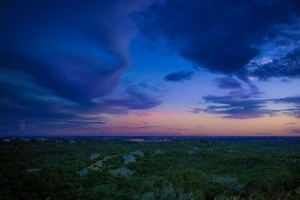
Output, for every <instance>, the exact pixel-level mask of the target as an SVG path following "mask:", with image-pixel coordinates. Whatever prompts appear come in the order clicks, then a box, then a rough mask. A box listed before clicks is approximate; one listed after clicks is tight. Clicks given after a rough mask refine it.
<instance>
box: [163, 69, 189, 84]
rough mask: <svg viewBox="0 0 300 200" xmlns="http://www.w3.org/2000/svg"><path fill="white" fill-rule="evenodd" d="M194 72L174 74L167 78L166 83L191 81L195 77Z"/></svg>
mask: <svg viewBox="0 0 300 200" xmlns="http://www.w3.org/2000/svg"><path fill="white" fill-rule="evenodd" d="M193 74H194V72H193V71H180V72H173V73H171V74H168V75H167V76H165V81H171V82H183V81H185V80H190V79H191V78H192V76H193Z"/></svg>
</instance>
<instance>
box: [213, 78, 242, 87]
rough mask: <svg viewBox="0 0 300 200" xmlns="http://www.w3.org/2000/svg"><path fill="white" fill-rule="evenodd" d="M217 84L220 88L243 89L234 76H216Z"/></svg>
mask: <svg viewBox="0 0 300 200" xmlns="http://www.w3.org/2000/svg"><path fill="white" fill-rule="evenodd" d="M215 84H216V85H217V87H218V88H220V89H242V86H241V84H240V83H239V82H238V81H237V80H236V79H234V78H232V77H224V78H216V79H215Z"/></svg>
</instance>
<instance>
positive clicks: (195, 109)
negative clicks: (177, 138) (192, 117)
mask: <svg viewBox="0 0 300 200" xmlns="http://www.w3.org/2000/svg"><path fill="white" fill-rule="evenodd" d="M201 111H203V109H202V108H195V107H190V109H189V112H191V113H195V114H198V113H200V112H201Z"/></svg>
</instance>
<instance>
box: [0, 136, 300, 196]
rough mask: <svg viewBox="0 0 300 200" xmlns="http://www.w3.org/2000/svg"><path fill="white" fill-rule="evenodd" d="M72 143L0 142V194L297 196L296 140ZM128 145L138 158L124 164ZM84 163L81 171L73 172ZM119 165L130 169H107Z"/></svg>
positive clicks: (299, 157)
mask: <svg viewBox="0 0 300 200" xmlns="http://www.w3.org/2000/svg"><path fill="white" fill-rule="evenodd" d="M75 141H76V142H75V143H73V144H70V143H69V140H67V139H65V140H62V142H57V140H55V139H49V140H46V141H44V142H41V141H36V140H31V141H30V142H25V141H22V140H20V139H14V140H12V141H11V142H9V143H8V142H0V158H1V162H0V199H1V200H6V199H7V200H8V199H44V200H46V199H48V200H49V199H116V200H117V199H124V200H127V199H128V200H133V199H142V200H155V199H161V200H164V199H165V200H167V199H176V200H177V199H178V200H179V199H180V200H191V199H199V200H205V199H207V200H250V199H251V200H263V199H268V200H273V199H274V200H284V199H287V200H299V199H300V145H299V144H300V143H299V142H300V141H299V139H295V140H292V139H289V140H283V141H277V140H276V139H274V140H262V141H256V142H254V141H252V142H251V141H250V142H249V141H244V140H232V141H227V142H218V141H213V142H212V143H211V142H209V141H207V140H204V139H181V140H172V141H168V142H129V141H121V140H101V139H89V138H87V139H84V140H82V139H75ZM194 147H198V149H197V148H194ZM159 149H161V150H162V151H163V153H162V154H156V153H155V151H157V150H159ZM191 149H196V150H195V153H193V154H188V151H189V150H191ZM136 150H141V151H142V152H144V153H145V155H144V156H143V157H140V156H137V155H134V156H135V158H136V162H131V163H128V164H126V165H125V164H124V160H123V156H124V155H127V154H129V153H130V152H133V151H136ZM211 150H212V151H211ZM95 152H97V153H100V157H98V158H97V159H93V160H91V159H90V155H91V154H92V153H95ZM110 156H111V157H110ZM100 160H102V166H97V165H94V164H95V163H96V162H97V161H100ZM88 166H94V168H88V170H89V173H88V174H87V175H79V174H77V173H76V171H79V170H82V169H85V168H87V167H88ZM120 167H125V168H128V169H130V170H132V171H133V173H132V174H130V175H126V176H121V175H118V176H114V175H112V174H111V171H112V170H114V169H117V168H120Z"/></svg>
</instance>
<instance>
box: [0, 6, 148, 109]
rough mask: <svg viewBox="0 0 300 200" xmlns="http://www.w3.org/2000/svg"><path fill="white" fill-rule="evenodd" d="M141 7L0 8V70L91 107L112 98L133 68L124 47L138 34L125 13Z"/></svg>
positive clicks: (126, 47) (126, 49)
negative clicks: (98, 100)
mask: <svg viewBox="0 0 300 200" xmlns="http://www.w3.org/2000/svg"><path fill="white" fill-rule="evenodd" d="M142 2H143V3H144V1H142ZM142 2H139V1H132V2H131V3H130V4H127V3H124V2H122V1H110V2H106V1H91V2H89V3H85V2H83V1H77V0H76V1H74V2H72V3H70V2H60V1H51V2H48V3H45V2H37V1H34V0H29V1H26V3H24V2H22V1H18V3H16V1H13V2H12V1H7V2H6V3H5V5H2V6H1V8H0V13H1V19H3V20H1V21H0V26H1V27H2V28H1V30H0V35H1V39H0V66H1V67H3V68H7V69H14V70H18V71H21V72H24V73H26V74H27V75H28V76H30V77H31V78H32V81H33V82H34V83H35V84H37V85H40V86H42V87H45V88H48V89H49V90H51V91H52V92H53V94H54V95H57V96H59V97H62V98H65V99H68V100H70V101H74V102H77V103H80V104H82V105H89V104H91V100H92V99H93V98H97V97H103V96H106V95H107V94H109V93H111V91H112V90H113V89H114V88H115V87H116V85H117V82H118V79H119V78H120V76H121V75H122V73H123V72H124V70H126V69H127V68H128V67H130V66H131V61H130V57H129V55H128V46H129V43H130V39H131V38H132V37H133V36H134V35H135V31H136V30H135V28H134V25H133V24H132V23H131V20H130V18H129V17H128V14H129V13H131V12H133V11H136V10H138V9H140V7H141V4H142ZM16 16H18V17H16ZM12 33H13V34H12Z"/></svg>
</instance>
